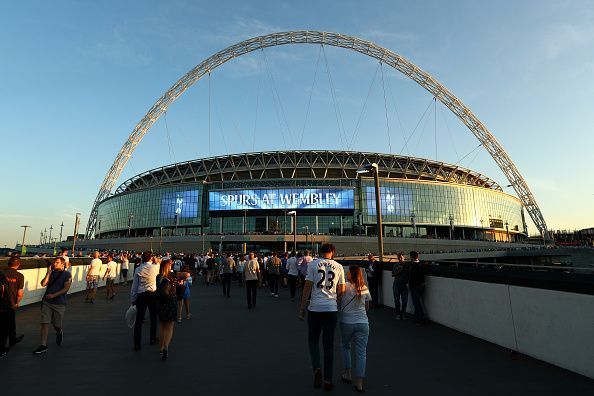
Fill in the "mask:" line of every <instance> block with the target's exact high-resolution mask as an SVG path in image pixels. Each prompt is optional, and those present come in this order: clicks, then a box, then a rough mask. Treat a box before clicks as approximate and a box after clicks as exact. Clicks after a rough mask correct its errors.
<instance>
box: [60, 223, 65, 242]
mask: <svg viewBox="0 0 594 396" xmlns="http://www.w3.org/2000/svg"><path fill="white" fill-rule="evenodd" d="M63 228H64V222H62V224H60V242H62V229H63Z"/></svg>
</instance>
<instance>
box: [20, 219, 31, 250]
mask: <svg viewBox="0 0 594 396" xmlns="http://www.w3.org/2000/svg"><path fill="white" fill-rule="evenodd" d="M21 227H23V242H21V254H22V255H24V254H25V253H27V248H26V247H25V237H26V236H27V228H31V226H29V225H22V226H21Z"/></svg>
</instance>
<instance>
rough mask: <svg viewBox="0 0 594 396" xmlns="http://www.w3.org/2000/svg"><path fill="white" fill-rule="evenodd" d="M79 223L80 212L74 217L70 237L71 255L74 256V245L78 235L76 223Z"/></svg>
mask: <svg viewBox="0 0 594 396" xmlns="http://www.w3.org/2000/svg"><path fill="white" fill-rule="evenodd" d="M79 224H80V213H77V214H76V217H75V218H74V238H72V255H73V256H76V251H75V250H74V248H75V247H76V237H77V236H78V225H79Z"/></svg>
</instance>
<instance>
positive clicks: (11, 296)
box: [0, 256, 25, 353]
mask: <svg viewBox="0 0 594 396" xmlns="http://www.w3.org/2000/svg"><path fill="white" fill-rule="evenodd" d="M20 266H21V259H20V258H19V257H18V256H12V257H11V258H10V260H8V268H7V269H5V270H4V271H3V274H4V276H5V279H6V284H8V288H7V290H6V291H5V292H6V293H8V301H9V303H10V307H7V309H6V317H5V319H6V323H3V324H1V326H3V327H6V329H5V330H6V334H7V335H8V344H9V347H13V346H14V345H15V344H18V343H19V342H21V341H22V340H23V337H24V335H20V336H18V337H17V335H16V310H17V308H18V307H19V304H20V302H21V300H22V298H23V289H24V285H25V277H24V276H23V274H21V273H20V272H18V269H19V267H20ZM2 351H8V349H6V339H4V338H3V337H0V353H2Z"/></svg>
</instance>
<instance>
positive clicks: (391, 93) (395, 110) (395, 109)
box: [386, 80, 406, 153]
mask: <svg viewBox="0 0 594 396" xmlns="http://www.w3.org/2000/svg"><path fill="white" fill-rule="evenodd" d="M386 85H388V92H390V96H391V98H392V103H393V104H394V112H395V113H396V118H397V119H398V125H400V131H401V132H402V133H401V136H402V141H403V142H404V146H403V149H404V148H405V146H406V137H405V136H404V126H403V125H402V120H401V118H400V113H399V112H398V106H396V99H395V98H394V93H393V92H392V85H391V84H390V80H386ZM400 152H401V153H402V150H401V151H400Z"/></svg>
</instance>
